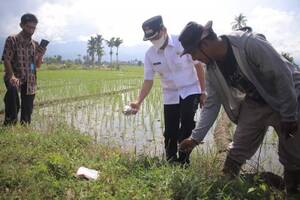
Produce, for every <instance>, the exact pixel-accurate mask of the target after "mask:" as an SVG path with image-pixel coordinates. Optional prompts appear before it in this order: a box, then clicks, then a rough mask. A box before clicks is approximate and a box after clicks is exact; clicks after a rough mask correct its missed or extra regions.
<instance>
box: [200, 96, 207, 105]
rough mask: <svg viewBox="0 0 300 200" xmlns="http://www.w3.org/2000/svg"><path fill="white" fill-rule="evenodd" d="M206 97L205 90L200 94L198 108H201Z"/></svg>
mask: <svg viewBox="0 0 300 200" xmlns="http://www.w3.org/2000/svg"><path fill="white" fill-rule="evenodd" d="M206 98H207V95H206V93H205V92H204V93H201V94H200V108H203V106H204V103H205V101H206Z"/></svg>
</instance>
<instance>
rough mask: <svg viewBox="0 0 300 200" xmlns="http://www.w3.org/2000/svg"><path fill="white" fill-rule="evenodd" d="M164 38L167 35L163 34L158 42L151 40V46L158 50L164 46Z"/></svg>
mask: <svg viewBox="0 0 300 200" xmlns="http://www.w3.org/2000/svg"><path fill="white" fill-rule="evenodd" d="M166 38H167V35H166V34H164V35H163V36H162V37H160V38H159V39H158V40H153V41H151V42H152V44H153V46H154V47H155V48H156V49H160V48H161V47H162V46H163V45H164V43H165V41H166Z"/></svg>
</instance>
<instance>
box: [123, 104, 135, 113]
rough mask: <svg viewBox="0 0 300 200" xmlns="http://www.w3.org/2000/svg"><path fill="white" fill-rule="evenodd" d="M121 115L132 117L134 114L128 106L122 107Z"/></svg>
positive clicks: (133, 110)
mask: <svg viewBox="0 0 300 200" xmlns="http://www.w3.org/2000/svg"><path fill="white" fill-rule="evenodd" d="M123 113H124V115H134V114H135V109H133V108H132V107H131V106H129V105H126V106H124V109H123Z"/></svg>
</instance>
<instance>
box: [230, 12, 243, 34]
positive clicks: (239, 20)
mask: <svg viewBox="0 0 300 200" xmlns="http://www.w3.org/2000/svg"><path fill="white" fill-rule="evenodd" d="M246 21H247V18H246V16H245V15H243V14H242V13H240V14H239V15H238V16H235V18H234V22H232V23H231V24H232V30H238V29H240V28H243V27H244V26H246Z"/></svg>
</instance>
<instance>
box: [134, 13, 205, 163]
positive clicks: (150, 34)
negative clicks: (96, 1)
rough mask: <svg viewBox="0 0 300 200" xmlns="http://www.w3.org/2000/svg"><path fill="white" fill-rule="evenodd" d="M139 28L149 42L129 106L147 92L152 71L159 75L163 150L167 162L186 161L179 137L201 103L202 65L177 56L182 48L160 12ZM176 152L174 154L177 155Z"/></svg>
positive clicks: (136, 105)
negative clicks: (139, 85)
mask: <svg viewBox="0 0 300 200" xmlns="http://www.w3.org/2000/svg"><path fill="white" fill-rule="evenodd" d="M142 29H143V31H144V41H150V42H151V43H152V44H153V45H152V46H151V47H150V48H149V49H148V51H147V53H146V55H145V62H144V63H145V64H144V83H143V85H142V88H141V91H140V94H139V96H138V98H137V99H136V101H134V102H131V104H130V106H131V107H132V108H133V110H135V113H136V112H137V111H138V110H139V109H140V106H141V104H142V102H143V100H144V99H145V98H146V96H147V95H148V94H149V92H150V90H151V88H152V85H153V78H154V75H155V73H158V74H159V76H160V78H161V86H162V89H163V99H164V123H165V131H164V138H165V141H164V142H165V151H166V159H167V161H169V162H170V163H174V162H178V163H181V164H186V163H189V162H190V161H189V153H183V152H177V145H178V143H179V142H180V141H182V140H183V139H185V138H188V137H189V136H190V134H191V131H192V130H193V128H194V127H195V122H194V115H195V112H196V110H197V109H198V104H199V102H200V106H202V105H203V103H204V101H205V98H206V93H205V83H204V82H205V81H204V71H203V67H202V65H201V64H200V63H199V62H198V63H196V64H195V63H194V62H193V61H192V59H191V57H190V56H188V55H186V56H183V57H180V54H181V52H182V51H183V48H182V46H181V44H180V42H179V41H178V36H174V35H169V34H168V33H167V29H166V27H165V26H164V24H163V20H162V17H161V16H155V17H152V18H150V19H148V20H146V21H145V22H144V23H143V25H142ZM177 154H178V155H177Z"/></svg>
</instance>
